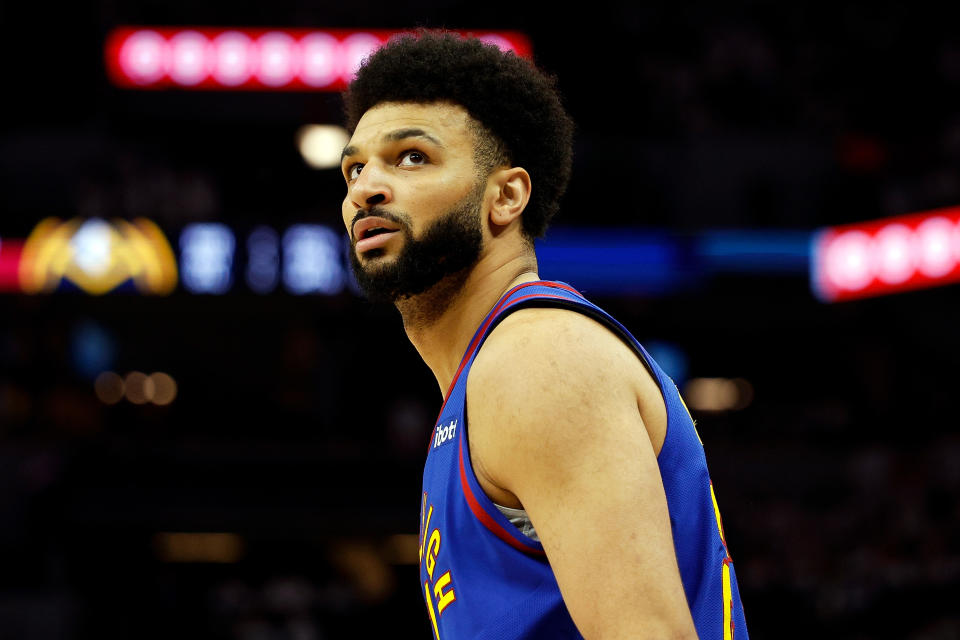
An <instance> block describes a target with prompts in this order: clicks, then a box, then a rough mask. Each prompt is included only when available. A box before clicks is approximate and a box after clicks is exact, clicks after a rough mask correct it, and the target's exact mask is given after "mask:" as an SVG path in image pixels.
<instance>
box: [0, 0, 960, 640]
mask: <svg viewBox="0 0 960 640" xmlns="http://www.w3.org/2000/svg"><path fill="white" fill-rule="evenodd" d="M953 18H955V16H953V15H950V14H947V13H946V12H943V11H938V12H935V11H932V10H925V9H924V8H923V7H922V6H920V5H918V4H916V3H912V4H903V5H901V6H899V7H890V6H883V7H877V6H873V5H869V4H862V5H852V4H843V5H837V6H831V7H826V6H824V7H822V8H818V9H813V8H808V7H804V6H803V5H802V4H787V3H776V4H767V3H748V2H740V3H734V4H727V5H726V6H725V7H723V8H718V7H716V6H715V3H708V2H699V3H666V2H655V3H649V4H646V5H644V6H634V5H633V4H627V3H623V4H611V5H603V6H599V5H597V6H596V8H595V9H592V10H591V9H588V8H587V7H586V5H584V6H582V7H576V8H574V9H573V10H562V9H560V8H559V6H558V5H544V6H536V5H517V4H507V5H495V4H485V5H483V6H478V5H475V4H472V5H469V6H464V5H458V4H455V3H452V2H440V1H432V0H417V2H414V3H410V2H407V3H395V4H392V5H385V6H378V5H368V4H364V3H338V4H324V5H323V6H320V5H319V4H317V3H308V2H305V1H304V0H300V1H293V0H277V1H273V2H267V3H264V2H261V3H252V2H242V1H241V2H233V3H229V4H228V3H220V4H204V5H202V6H198V3H193V2H179V1H169V0H165V1H164V2H138V3H127V2H110V1H107V0H104V1H102V2H99V3H96V2H77V3H72V4H71V5H69V6H66V7H59V6H58V7H53V6H50V5H27V4H26V3H21V2H15V3H11V2H8V3H4V4H3V5H2V6H0V21H2V36H3V37H2V39H0V51H2V58H0V59H2V60H3V61H4V64H3V67H4V71H3V85H2V86H3V90H2V91H3V101H2V102H3V106H4V111H5V113H6V115H5V116H4V118H3V130H2V133H0V236H2V237H3V238H8V237H14V238H17V237H19V238H22V237H25V236H26V235H27V234H28V233H29V231H30V230H31V229H32V228H33V226H34V225H35V224H36V223H37V222H38V221H39V220H40V219H42V218H45V217H47V216H51V215H53V216H58V217H61V218H72V217H74V216H101V217H105V218H111V217H122V218H132V217H136V216H146V217H149V218H151V219H153V220H155V221H156V222H157V223H158V224H159V225H160V226H161V227H163V228H164V230H165V231H166V232H167V235H168V237H171V238H175V237H176V233H177V231H178V230H179V229H180V228H182V227H183V226H184V225H186V224H188V223H191V222H197V221H220V222H225V223H227V224H229V225H230V226H231V227H233V228H234V229H236V230H238V231H239V232H240V233H241V234H242V233H243V232H245V230H249V229H250V228H252V227H253V226H254V225H256V224H264V223H265V224H270V225H272V226H273V227H274V228H282V227H285V226H287V225H290V224H294V223H298V222H320V223H324V224H329V225H332V226H336V225H339V224H340V223H339V213H338V211H339V202H340V200H341V198H342V193H343V186H342V178H341V177H340V175H339V173H338V172H337V171H335V170H334V171H314V170H311V169H309V168H307V166H306V165H305V164H304V163H303V161H302V160H301V158H300V156H299V154H298V152H297V150H296V147H295V145H294V143H293V140H294V132H295V131H296V129H297V128H298V127H299V126H300V125H302V124H304V123H306V122H339V113H340V102H339V97H338V96H336V95H335V94H322V93H312V94H311V93H285V92H281V93H255V92H246V93H231V92H191V91H163V92H158V91H143V92H140V91H127V90H120V89H117V88H114V87H112V86H111V85H110V84H109V83H108V81H107V80H106V76H105V72H104V68H103V63H102V56H103V53H102V46H103V41H104V37H105V35H106V34H107V33H108V32H109V30H110V29H111V28H113V27H115V26H118V25H123V24H134V25H139V24H144V25H170V26H178V25H192V26H196V25H209V26H232V25H235V26H248V27H256V26H278V27H284V26H289V27H318V28H324V27H326V28H338V27H342V28H353V27H356V28H407V27H412V26H434V27H436V26H445V27H450V28H463V29H481V28H483V29H498V28H502V29H516V30H521V31H524V32H526V33H527V34H528V35H529V36H530V37H531V39H532V42H533V47H534V52H535V53H534V55H535V58H536V60H537V62H538V63H539V64H540V65H542V66H543V67H544V68H546V69H547V70H549V71H551V72H553V73H556V74H557V75H558V77H559V81H560V86H561V89H562V90H563V92H564V95H565V99H566V102H567V104H568V107H569V109H570V111H571V112H572V114H573V116H574V118H575V119H576V121H577V124H578V132H577V140H576V160H575V166H574V174H573V179H572V183H571V186H570V189H569V191H568V195H567V196H566V198H565V200H564V206H563V209H562V212H561V214H560V216H559V217H558V219H557V222H556V224H558V225H563V226H568V227H570V226H574V227H576V226H586V225H589V226H592V227H598V226H600V227H611V228H614V227H622V226H632V227H639V228H648V229H663V230H668V231H672V232H678V233H697V232H698V231H702V230H708V229H722V228H731V229H733V228H736V229H770V230H780V229H783V230H813V229H815V228H817V227H819V226H822V225H828V224H841V223H848V222H854V221H859V220H868V219H873V218H879V217H883V216H888V215H897V214H904V213H909V212H914V211H921V210H926V209H932V208H936V207H942V206H950V205H956V204H958V203H960V174H958V169H960V166H958V165H960V110H958V108H957V107H958V93H960V38H958V36H957V31H956V27H955V25H956V21H955V20H954V19H953ZM131 194H132V195H131ZM542 275H544V276H547V277H549V275H550V274H546V273H545V274H542ZM573 284H576V283H575V282H574V283H573ZM597 302H598V303H600V304H601V305H603V306H605V307H606V308H607V309H608V310H610V311H611V312H612V313H613V314H614V315H615V316H616V317H618V319H620V320H621V321H622V322H624V324H626V325H627V326H628V327H629V328H630V329H631V330H632V331H633V332H634V334H635V335H636V336H637V337H638V338H639V339H640V340H641V341H667V342H670V343H672V344H674V345H677V346H678V347H679V348H680V349H681V350H682V351H683V352H684V353H685V354H686V356H687V359H688V371H689V375H690V376H727V377H742V378H745V379H747V380H749V381H750V382H751V384H752V385H753V388H754V400H753V402H752V403H751V404H750V406H748V407H747V408H746V409H743V410H741V411H735V412H727V413H700V414H698V415H696V416H695V417H697V418H698V428H699V431H700V434H701V436H702V438H703V441H704V444H705V447H706V450H707V456H708V460H709V462H710V465H711V473H712V477H713V481H714V485H715V487H716V492H717V496H718V499H719V502H720V506H721V509H722V511H723V514H724V523H725V526H726V531H727V538H728V541H729V543H730V549H731V553H732V555H733V557H734V559H735V561H736V565H737V573H738V578H739V581H740V588H741V593H742V596H743V601H744V604H745V610H746V615H747V621H748V625H749V629H750V632H751V634H752V635H753V637H756V638H793V637H797V638H799V637H810V636H811V635H814V634H816V635H817V636H820V637H836V638H912V639H945V638H958V637H960V613H958V612H957V606H956V601H957V596H958V595H960V543H958V539H960V500H958V498H960V436H958V435H957V433H956V427H957V418H956V398H957V391H958V380H957V376H956V370H957V364H958V360H960V358H958V356H960V339H958V331H957V327H958V324H960V305H958V304H957V300H956V288H955V287H953V288H951V287H947V288H942V289H933V290H926V291H917V292H913V293H909V294H901V295H897V296H890V297H886V298H877V299H869V300H863V301H857V302H848V303H843V304H837V305H825V304H822V303H819V302H817V301H816V300H815V299H814V297H813V296H812V295H811V293H810V291H809V286H808V284H807V281H806V279H805V278H804V277H803V274H799V275H782V274H781V275H776V274H773V275H763V274H757V275H753V276H743V275H737V276H732V275H727V276H718V277H714V278H711V279H708V280H705V281H703V282H702V283H701V284H700V286H698V287H696V288H694V289H693V290H684V291H678V292H675V293H671V294H667V295H662V296H657V297H636V296H626V295H624V296H607V297H604V298H602V299H598V300H597ZM91 323H92V324H93V325H95V326H96V327H99V328H100V329H101V330H102V331H104V332H106V334H108V335H109V336H110V338H111V340H112V341H113V344H115V345H116V352H115V356H114V359H113V369H114V370H116V371H120V372H125V371H131V370H135V369H136V370H142V371H148V372H149V371H161V370H162V371H167V372H169V373H171V374H172V375H173V376H174V377H175V378H176V380H177V383H178V386H179V393H178V396H177V399H176V400H175V401H174V402H173V403H172V404H171V405H169V406H166V407H158V406H154V405H149V404H148V405H143V406H137V405H133V404H131V403H129V402H122V403H120V404H116V405H112V406H107V405H104V404H102V403H100V402H99V401H98V400H97V398H96V396H95V395H94V393H93V384H92V382H91V380H90V379H89V377H85V376H84V375H81V374H80V373H79V372H78V371H77V370H76V367H75V366H74V359H73V358H72V355H71V353H72V352H71V349H72V345H74V344H75V342H76V335H77V333H78V331H80V330H81V329H82V327H85V326H90V325H91ZM371 336H372V337H371ZM440 400H441V396H440V393H439V392H438V389H437V388H436V382H435V381H434V379H433V377H432V375H431V374H430V372H429V370H427V368H426V367H425V366H424V365H423V363H422V362H421V361H420V360H419V358H418V357H417V354H416V352H415V351H414V350H413V348H412V347H411V346H410V345H409V343H408V342H407V341H406V338H405V336H404V335H403V332H402V327H401V325H400V322H399V317H398V316H397V314H396V313H395V312H393V311H392V310H389V309H386V310H383V309H377V308H373V307H371V306H370V305H369V304H367V303H366V302H364V301H363V300H362V299H360V298H358V297H356V296H354V295H353V294H351V293H344V294H341V295H338V296H334V297H323V296H308V297H295V296H291V295H288V294H285V293H282V292H277V293H275V294H271V295H267V296H257V295H254V294H252V293H249V292H244V290H243V289H242V288H238V289H237V290H236V291H234V292H232V293H230V294H228V295H225V296H195V295H190V294H189V293H186V292H184V291H183V290H178V291H177V292H176V293H174V294H173V295H171V296H169V297H164V298H148V297H139V296H132V295H122V294H116V295H107V296H103V297H99V298H94V297H87V296H82V295H68V294H55V295H47V296H24V295H9V294H8V295H5V296H3V297H2V298H0V638H4V639H6V638H94V637H96V638H133V637H136V638H161V637H163V638H167V637H178V638H240V639H244V640H261V639H270V640H273V639H277V640H279V639H291V640H307V639H312V638H344V637H421V638H426V637H429V634H430V631H429V629H428V626H427V623H426V616H425V615H424V611H423V606H422V597H421V594H420V592H419V590H418V589H417V587H416V567H415V565H414V564H411V563H409V562H408V560H409V558H408V556H409V549H410V545H409V540H410V539H409V534H415V533H416V531H417V526H418V522H417V516H418V506H419V505H418V496H419V483H420V471H421V465H422V462H423V443H424V442H425V441H426V438H427V436H428V433H429V430H430V428H431V426H432V421H433V420H434V418H435V412H436V410H437V409H438V407H439V403H440ZM169 532H221V533H223V532H226V533H232V534H235V535H236V536H239V540H241V542H242V549H241V552H240V553H239V555H238V556H237V558H236V561H235V562H229V563H214V562H175V561H172V558H171V557H170V556H169V554H167V553H166V552H165V551H164V550H163V543H162V540H163V539H164V538H163V537H162V535H161V537H157V536H158V534H164V533H169ZM397 535H401V536H402V535H407V536H408V537H406V538H396V537H395V536H397ZM611 580H612V581H615V580H616V577H615V576H611Z"/></svg>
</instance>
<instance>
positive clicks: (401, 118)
mask: <svg viewBox="0 0 960 640" xmlns="http://www.w3.org/2000/svg"><path fill="white" fill-rule="evenodd" d="M472 120H473V119H472V118H471V117H470V114H468V113H467V110H466V109H464V108H463V107H461V106H460V105H457V104H452V103H447V102H431V103H427V104H420V103H416V102H384V103H381V104H378V105H377V106H375V107H373V108H371V109H369V110H368V111H367V112H366V113H364V114H363V117H362V118H360V121H359V122H358V123H357V128H356V129H355V130H354V132H353V136H352V137H351V139H350V144H351V145H353V146H356V145H362V144H370V143H374V142H377V141H379V140H381V139H384V138H385V137H386V136H389V134H390V133H391V132H394V131H398V130H402V129H422V130H423V131H424V132H426V133H429V134H431V135H432V136H433V137H435V138H438V139H439V141H440V142H442V143H443V144H444V146H457V145H467V146H472V143H473V133H472V130H471V123H472Z"/></svg>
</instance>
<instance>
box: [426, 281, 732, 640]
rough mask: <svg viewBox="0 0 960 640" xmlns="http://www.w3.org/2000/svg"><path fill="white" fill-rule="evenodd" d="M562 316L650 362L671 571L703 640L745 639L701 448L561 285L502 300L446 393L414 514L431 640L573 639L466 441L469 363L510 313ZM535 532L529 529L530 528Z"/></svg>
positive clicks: (681, 409) (676, 399)
mask: <svg viewBox="0 0 960 640" xmlns="http://www.w3.org/2000/svg"><path fill="white" fill-rule="evenodd" d="M527 307H560V308H565V309H570V310H572V311H575V312H579V313H583V314H585V315H587V316H590V317H591V318H594V319H595V320H597V321H599V322H600V323H602V324H604V325H605V326H607V327H608V328H609V329H610V330H611V331H613V332H614V333H615V334H617V335H618V336H620V338H621V339H623V341H624V342H626V343H627V344H628V345H630V346H631V347H632V348H633V350H634V351H635V352H636V353H637V356H638V357H639V358H641V360H642V361H643V362H644V363H645V364H646V366H647V368H648V369H649V370H650V372H651V374H652V375H653V377H654V378H655V380H656V382H657V384H658V385H659V387H660V391H661V393H662V394H663V398H664V402H665V403H666V409H667V433H666V438H665V440H664V443H663V447H662V449H661V451H660V454H659V456H658V459H657V460H658V464H659V466H660V475H661V476H662V479H663V486H664V489H665V491H666V497H667V506H668V509H669V512H670V525H671V527H672V530H673V543H674V548H675V549H676V553H677V564H678V565H679V567H680V577H681V579H682V581H683V587H684V591H685V592H686V596H687V603H688V604H689V606H690V612H691V613H692V615H693V621H694V624H695V625H696V628H697V633H698V634H699V636H700V638H701V640H712V639H714V638H716V639H719V640H731V639H733V638H736V639H737V640H741V639H742V640H746V639H747V627H746V623H745V622H744V617H743V606H742V605H741V603H740V594H739V591H738V588H737V579H736V574H735V573H734V570H733V562H732V560H731V559H730V554H729V553H728V551H727V544H726V540H725V539H724V534H723V527H722V525H721V523H720V512H719V510H718V508H717V504H716V499H715V497H714V493H713V485H712V484H711V482H710V476H709V474H708V472H707V463H706V458H705V457H704V453H703V446H702V444H701V443H700V438H699V436H698V435H697V432H696V429H695V427H694V424H693V420H692V419H691V417H690V413H689V412H688V411H687V408H686V406H685V405H684V403H683V400H682V399H681V398H680V393H679V392H678V391H677V387H676V385H674V383H673V381H672V380H671V379H670V378H669V377H668V376H667V375H666V374H665V373H664V372H663V371H662V370H661V369H660V367H659V366H658V365H657V363H656V362H654V360H653V358H651V357H650V355H649V354H648V353H647V352H646V350H644V348H643V347H642V346H641V345H640V343H639V342H637V340H636V339H635V338H634V337H633V336H632V335H630V333H629V332H628V331H627V330H626V329H625V328H624V327H623V326H622V325H621V324H620V323H619V322H617V321H616V320H614V319H613V318H612V317H611V316H610V315H608V314H607V313H606V312H605V311H603V310H602V309H600V308H599V307H597V306H596V305H594V304H593V303H591V302H589V301H587V300H586V299H585V298H583V296H581V295H580V294H579V293H578V292H577V291H576V290H575V289H573V288H572V287H570V286H568V285H566V284H563V283H560V282H548V281H540V282H530V283H526V284H521V285H519V286H517V287H515V288H513V289H512V290H510V291H509V292H508V293H507V294H505V295H504V296H503V297H502V298H501V299H500V301H499V302H498V303H497V304H496V306H495V307H494V308H493V309H492V310H491V311H490V313H489V314H488V315H487V317H486V318H485V319H484V321H483V323H482V324H481V325H480V328H479V329H478V330H477V332H476V334H475V335H474V337H473V339H472V340H471V342H470V345H469V347H468V348H467V351H466V353H465V354H464V356H463V359H462V360H461V362H460V367H459V369H458V370H457V374H456V376H455V377H454V379H453V382H452V383H451V385H450V389H449V390H448V392H447V396H446V399H445V401H444V404H443V407H442V408H441V409H440V416H439V418H438V420H437V423H436V426H435V427H434V430H433V433H432V435H431V438H430V445H429V452H428V455H427V461H426V466H425V468H424V472H423V495H422V500H421V513H420V584H421V588H422V589H423V595H424V598H425V600H426V606H427V615H428V617H429V620H430V625H431V627H432V629H433V634H434V637H435V638H436V639H437V640H460V639H470V640H508V639H509V640H514V639H520V638H528V639H533V638H536V639H550V640H562V639H565V638H581V637H582V636H581V635H580V633H579V632H578V631H577V628H576V627H575V626H574V624H573V620H572V619H571V618H570V614H569V612H568V611H567V608H566V606H565V605H564V602H563V598H562V597H561V595H560V589H559V587H558V586H557V582H556V579H555V578H554V575H553V572H552V570H551V568H550V564H549V561H548V559H547V557H546V555H545V553H544V550H543V546H542V545H541V544H540V543H539V542H537V541H535V540H533V539H532V538H530V537H527V536H526V535H524V534H523V533H521V531H520V530H519V529H518V528H517V527H516V526H515V525H514V524H512V523H511V522H510V521H509V520H508V519H507V518H506V516H504V515H503V514H502V513H501V512H500V510H499V509H497V506H496V505H495V504H494V503H493V502H492V501H491V500H490V499H489V498H488V497H487V495H486V494H485V493H484V491H483V489H482V488H481V487H480V484H479V483H478V481H477V478H476V476H475V475H474V472H473V467H472V465H471V463H470V448H469V446H468V444H467V416H466V393H467V377H468V376H469V374H470V366H471V365H472V364H473V361H474V359H475V358H476V355H477V353H478V351H479V350H480V348H481V346H482V345H483V342H484V340H485V339H486V337H487V336H488V335H489V334H490V332H491V331H492V330H493V329H494V327H496V326H497V324H498V323H499V322H500V321H501V320H503V318H504V317H506V316H507V315H508V314H509V313H511V312H513V311H516V310H518V309H522V308H527ZM534 526H536V523H534Z"/></svg>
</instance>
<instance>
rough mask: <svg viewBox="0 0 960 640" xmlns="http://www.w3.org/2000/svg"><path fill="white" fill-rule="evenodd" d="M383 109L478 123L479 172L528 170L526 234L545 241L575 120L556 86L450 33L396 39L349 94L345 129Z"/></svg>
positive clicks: (566, 174)
mask: <svg viewBox="0 0 960 640" xmlns="http://www.w3.org/2000/svg"><path fill="white" fill-rule="evenodd" d="M383 102H416V103H430V102H452V103H455V104H459V105H461V106H462V107H464V108H465V109H466V110H467V112H468V113H469V114H470V116H471V117H472V118H473V119H474V121H475V122H476V131H475V133H477V134H479V135H477V145H476V161H477V166H478V169H479V170H481V171H486V174H487V175H489V173H490V171H492V170H493V169H494V168H496V167H498V166H504V165H506V166H517V167H523V168H524V169H526V170H527V172H528V173H529V174H530V179H531V181H532V182H533V190H532V192H531V194H530V202H529V203H528V204H527V208H526V209H525V210H524V212H523V218H522V221H523V232H524V234H525V235H526V236H527V237H528V238H530V239H532V238H538V237H541V236H543V234H544V232H545V231H546V228H547V224H548V223H549V221H550V219H551V218H552V217H553V215H554V214H555V213H556V212H557V209H558V208H559V206H560V197H561V196H562V195H563V192H564V191H565V190H566V188H567V182H568V181H569V179H570V167H571V164H572V156H573V120H572V119H571V118H570V116H569V115H568V114H567V112H566V110H565V109H564V108H563V105H562V104H561V102H560V96H559V93H558V92H557V89H556V79H555V78H554V77H553V76H550V75H548V74H546V73H544V72H543V71H541V70H539V69H537V68H536V67H535V66H534V65H533V64H532V63H530V62H529V61H527V60H525V59H523V58H520V57H519V56H517V55H515V54H513V53H512V52H506V53H505V52H503V51H501V50H500V49H499V48H497V47H496V46H494V45H488V44H484V43H482V42H480V41H479V40H476V39H474V38H465V37H463V36H460V35H459V34H456V33H454V32H449V31H440V30H420V31H417V32H416V33H415V34H403V35H401V36H398V37H396V38H394V39H392V40H391V41H390V42H389V43H387V44H386V45H385V46H384V47H382V48H381V49H379V50H378V51H377V52H375V53H374V54H373V55H371V56H370V57H369V58H368V59H367V60H366V61H364V63H363V65H362V66H361V68H360V70H359V71H358V72H357V77H356V79H355V80H354V81H353V82H352V83H351V84H350V87H349V88H348V89H347V91H346V92H345V93H344V106H345V110H346V117H347V127H348V128H349V129H350V131H351V132H352V131H354V130H355V129H356V126H357V122H358V121H359V120H360V118H361V117H362V116H363V114H364V113H365V112H366V111H367V110H369V109H371V108H372V107H375V106H376V105H378V104H380V103H383Z"/></svg>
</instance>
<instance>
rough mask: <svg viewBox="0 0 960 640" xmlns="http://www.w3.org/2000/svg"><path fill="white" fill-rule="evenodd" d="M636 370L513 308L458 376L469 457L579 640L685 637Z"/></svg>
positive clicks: (607, 346) (632, 361)
mask: <svg viewBox="0 0 960 640" xmlns="http://www.w3.org/2000/svg"><path fill="white" fill-rule="evenodd" d="M508 322H509V324H507V323H508ZM498 332H499V333H498ZM638 367H639V372H638V369H637V368H638ZM637 375H646V373H645V370H643V367H642V365H641V364H640V363H639V361H638V360H637V358H636V356H635V355H634V354H633V352H632V351H630V349H629V348H627V347H626V346H625V345H624V344H623V343H622V342H621V341H620V340H619V338H617V337H616V336H614V335H613V334H612V333H611V332H610V331H608V330H607V329H605V328H603V327H601V326H600V325H599V324H597V323H596V322H594V321H593V320H590V319H589V318H586V317H585V316H583V315H581V314H575V313H570V312H568V311H560V310H554V309H551V310H540V309H537V310H532V309H531V310H526V311H523V312H518V313H516V314H514V316H511V317H509V318H507V319H506V320H505V321H504V324H503V325H502V326H501V327H499V328H498V329H497V330H496V331H494V333H493V334H491V336H490V338H489V339H488V342H487V344H486V345H485V346H484V348H483V350H481V352H480V355H479V356H478V357H477V360H476V361H475V363H474V365H473V368H472V369H471V374H470V379H469V381H468V399H469V405H468V409H469V424H470V430H469V433H470V449H471V455H472V459H473V460H474V466H475V470H477V473H478V475H480V474H483V476H484V477H485V479H486V480H487V481H488V482H490V483H492V484H494V485H495V486H497V487H500V488H502V489H503V490H505V491H507V492H509V493H510V494H512V495H514V496H516V497H517V499H518V500H519V501H520V502H521V503H522V505H523V507H524V508H525V509H526V510H527V513H528V515H529V516H530V519H531V521H532V522H533V525H534V527H535V529H536V530H537V533H538V535H539V537H540V540H541V542H542V543H543V546H544V550H545V551H546V553H547V558H548V560H549V561H550V564H551V567H552V569H553V571H554V574H555V575H556V578H557V582H558V584H559V586H560V590H561V593H562V594H563V598H564V601H565V603H566V604H567V608H568V609H569V611H570V613H571V615H572V617H573V619H574V622H575V623H576V624H577V626H578V627H579V628H580V630H581V632H582V633H583V634H584V635H585V636H586V637H587V638H618V637H624V638H626V637H629V638H639V637H646V635H649V636H650V637H680V636H681V635H683V634H689V637H695V635H696V633H695V631H694V628H693V622H692V619H691V618H690V612H689V608H688V606H687V603H686V598H685V596H684V592H683V586H682V584H681V581H680V574H679V570H678V568H677V561H676V554H675V551H674V548H673V538H672V533H671V529H670V519H669V512H668V510H667V502H666V497H665V494H664V489H663V484H662V481H661V478H660V471H659V467H658V466H657V459H656V454H655V451H654V446H653V444H652V443H651V439H650V437H649V436H648V434H647V431H646V428H645V425H644V422H643V420H642V418H641V412H640V410H639V408H638V405H637V401H638V394H637V385H636V379H635V378H636V376H637ZM660 401H661V402H662V399H661V400H660Z"/></svg>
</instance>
